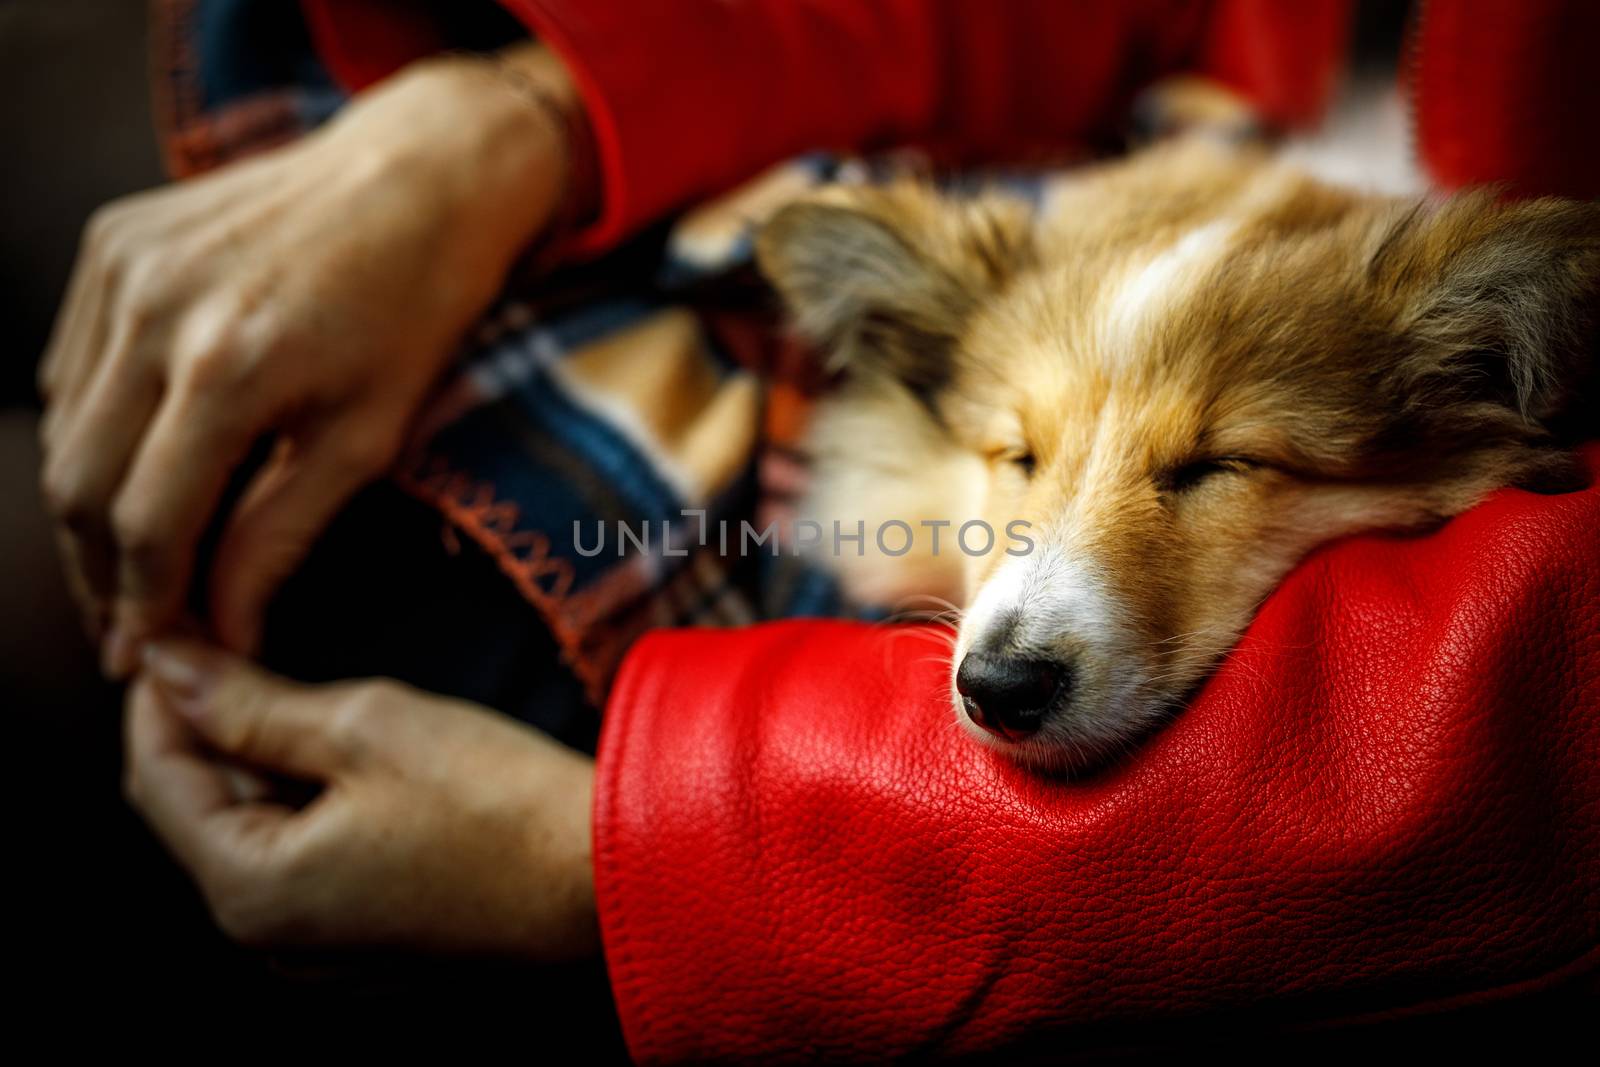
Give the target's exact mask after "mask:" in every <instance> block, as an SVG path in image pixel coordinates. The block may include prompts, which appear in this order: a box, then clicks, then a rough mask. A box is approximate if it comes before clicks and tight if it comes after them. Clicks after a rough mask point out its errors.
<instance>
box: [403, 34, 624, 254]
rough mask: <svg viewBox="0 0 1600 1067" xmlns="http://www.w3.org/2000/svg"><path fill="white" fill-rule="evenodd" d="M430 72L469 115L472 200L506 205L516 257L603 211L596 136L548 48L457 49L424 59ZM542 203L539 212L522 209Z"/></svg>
mask: <svg viewBox="0 0 1600 1067" xmlns="http://www.w3.org/2000/svg"><path fill="white" fill-rule="evenodd" d="M421 66H422V67H423V71H424V76H425V77H431V78H432V79H434V81H435V82H436V83H437V84H438V87H439V91H440V92H442V93H445V94H455V95H457V96H459V97H460V98H461V99H462V100H463V101H464V103H463V104H462V105H461V108H462V111H463V113H464V114H466V115H470V116H472V119H471V122H472V130H471V135H470V136H471V140H472V142H473V145H474V149H473V150H470V151H468V152H467V153H466V154H465V157H466V158H465V162H467V163H468V164H469V165H468V166H466V167H465V168H464V173H466V174H468V175H470V181H471V184H472V188H471V190H470V193H471V195H472V196H473V197H474V198H475V199H478V200H479V201H483V200H485V199H487V200H488V201H489V202H490V203H498V204H499V205H500V209H499V214H500V217H501V219H502V223H503V230H502V232H504V233H506V234H507V235H509V236H511V237H513V239H514V240H515V241H516V243H517V249H516V250H517V252H519V253H522V252H529V251H532V252H533V253H535V258H543V256H542V254H543V253H548V252H550V251H552V250H554V251H559V246H560V245H561V244H562V243H563V242H564V240H565V238H566V237H568V236H569V235H571V234H572V233H574V232H576V231H577V230H578V229H580V228H581V227H582V226H583V225H585V224H587V223H588V222H589V221H591V220H592V219H593V218H594V217H595V215H596V214H597V213H598V207H599V180H598V163H597V157H596V151H595V147H594V139H593V134H592V132H591V130H590V127H589V122H588V118H587V116H586V115H585V113H584V110H583V106H582V102H581V100H580V98H579V96H578V92H577V89H576V86H575V85H574V83H573V81H572V78H571V76H570V75H569V73H568V72H567V69H566V67H565V65H564V64H563V63H562V62H561V60H560V59H559V58H557V57H556V55H555V54H554V53H553V52H551V51H550V50H549V49H547V48H545V47H543V46H542V45H539V44H536V43H532V42H521V43H518V44H515V45H512V46H509V47H507V48H505V49H502V50H501V51H499V52H493V53H464V52H452V53H446V54H444V55H442V56H439V57H436V58H434V59H431V60H428V61H425V62H424V64H422V65H421ZM535 204H537V205H539V206H540V208H541V210H539V211H537V212H534V213H529V212H528V211H527V210H526V209H527V208H529V207H530V206H532V205H535Z"/></svg>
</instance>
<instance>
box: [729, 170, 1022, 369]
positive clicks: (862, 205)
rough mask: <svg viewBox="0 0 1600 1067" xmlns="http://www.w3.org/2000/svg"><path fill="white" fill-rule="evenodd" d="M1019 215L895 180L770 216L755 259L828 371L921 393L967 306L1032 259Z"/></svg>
mask: <svg viewBox="0 0 1600 1067" xmlns="http://www.w3.org/2000/svg"><path fill="white" fill-rule="evenodd" d="M1030 214H1031V212H1030V209H1029V208H1028V206H1027V205H1026V204H1024V203H1023V202H1021V201H1019V200H1014V199H1012V198H1009V197H1004V196H999V195H985V196H980V197H976V198H970V199H956V198H953V197H947V196H943V195H940V194H939V193H937V192H935V191H933V190H932V189H929V188H928V187H926V186H923V185H918V184H914V183H911V182H902V183H899V184H895V185H889V186H882V187H834V188H831V189H828V190H825V191H823V192H821V193H819V194H816V195H814V196H812V197H809V198H807V199H805V200H802V201H799V202H797V203H795V204H791V205H789V206H788V207H785V208H784V209H783V210H781V211H779V212H778V213H777V214H776V215H775V216H773V218H772V219H771V221H769V222H768V223H767V224H766V226H765V227H764V228H763V229H762V231H761V233H760V235H759V237H758V239H757V242H756V254H757V259H758V261H759V263H760V265H761V269H762V272H763V273H764V274H765V275H766V276H767V278H768V280H770V281H771V282H772V284H773V285H774V286H775V287H776V288H777V290H778V293H779V295H780V296H781V297H782V298H783V300H784V303H785V304H786V305H787V307H788V311H789V314H790V316H791V317H792V319H793V321H794V324H795V327H796V329H797V330H798V331H799V332H800V334H801V335H802V336H803V337H805V338H806V339H807V340H809V341H811V342H812V343H814V344H817V345H818V346H820V347H821V348H823V349H824V350H825V351H826V352H827V353H828V355H829V359H830V361H831V362H832V365H834V366H847V367H850V368H852V369H853V370H855V371H860V372H865V373H869V374H870V373H882V374H887V375H890V376H892V377H894V378H895V379H897V380H899V381H901V382H902V383H904V384H905V385H906V386H907V387H909V388H910V389H911V390H912V391H913V392H915V393H917V394H919V395H921V396H924V397H927V396H929V395H931V394H932V392H933V391H934V390H936V389H937V388H938V387H939V386H940V385H941V384H942V383H943V382H944V381H945V379H946V378H947V376H948V374H949V370H950V357H951V350H952V348H953V346H954V345H955V343H956V341H957V340H958V339H959V338H960V336H961V333H962V331H963V330H964V329H965V326H966V323H967V320H968V318H969V317H970V316H971V314H972V312H973V311H974V309H975V308H977V307H978V306H979V305H980V304H981V302H982V301H983V300H984V299H985V298H986V297H987V296H989V295H992V294H993V293H994V292H995V291H996V290H997V289H998V288H999V287H1001V286H1002V285H1004V284H1005V283H1006V281H1007V280H1008V279H1009V278H1011V277H1012V276H1013V275H1014V274H1015V273H1016V272H1017V271H1018V270H1020V269H1022V268H1023V267H1024V266H1026V264H1027V263H1028V262H1029V261H1030V259H1031V257H1032V239H1031V222H1030Z"/></svg>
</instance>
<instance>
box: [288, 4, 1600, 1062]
mask: <svg viewBox="0 0 1600 1067" xmlns="http://www.w3.org/2000/svg"><path fill="white" fill-rule="evenodd" d="M304 2H305V8H306V11H307V13H308V15H309V16H310V18H311V22H312V25H313V28H314V31H315V34H316V38H317V40H318V42H319V45H320V47H321V49H322V51H323V53H324V55H325V56H326V58H327V59H328V61H329V63H330V66H331V67H332V69H333V70H334V71H335V73H336V74H337V75H338V76H339V77H340V78H341V79H342V80H343V81H345V83H346V84H347V85H349V86H351V87H358V86H360V85H363V84H365V83H367V82H369V81H371V80H373V79H375V78H377V77H380V76H382V75H383V74H385V73H387V72H388V71H390V70H392V69H394V68H395V67H397V66H399V65H400V64H402V63H403V62H405V61H406V60H408V59H411V58H414V57H416V56H418V55H420V54H423V53H425V52H427V51H430V50H432V49H435V48H437V47H439V45H440V44H441V42H440V41H439V40H438V39H437V33H436V32H435V30H434V28H433V26H432V23H431V21H430V19H429V18H428V15H427V5H426V4H423V3H418V2H412V3H400V2H393V0H390V2H378V0H304ZM503 3H504V6H505V7H507V8H508V9H509V10H510V11H512V12H513V13H515V14H516V15H517V16H519V17H520V18H522V19H523V20H524V22H525V23H526V25H527V26H528V27H529V29H530V30H531V31H532V32H534V33H536V34H538V35H539V36H540V37H541V38H542V39H544V40H546V41H548V42H549V43H550V44H551V45H552V46H553V47H554V48H556V49H557V50H558V51H559V52H560V53H561V54H562V55H563V56H564V57H565V59H566V60H567V62H568V63H569V64H570V66H571V67H572V69H573V70H574V71H575V72H576V74H577V77H578V81H579V84H580V88H581V90H582V92H583V95H584V98H585V101H586V104H587V107H588V108H589V110H590V113H591V115H592V117H593V121H594V125H595V129H596V134H597V140H598V143H599V148H600V152H601V157H602V176H603V180H604V189H603V204H604V206H603V211H602V214H601V217H600V220H599V222H598V224H597V225H596V226H595V227H594V228H593V229H592V231H591V232H590V233H588V234H587V236H586V244H587V246H588V247H589V248H591V249H599V248H603V247H605V246H607V245H609V244H611V243H614V242H615V241H617V240H619V239H620V238H621V237H623V236H624V235H626V234H628V233H629V232H631V231H632V230H634V229H635V228H637V227H638V226H640V225H642V224H644V223H645V222H648V221H650V220H651V219H653V218H655V217H657V216H659V215H660V214H661V213H663V212H665V211H668V210H670V209H672V208H675V207H678V206H681V205H683V204H686V203H688V202H690V201H692V200H694V199H696V198H698V197H702V196H705V195H707V194H709V193H712V192H714V191H717V190H719V189H721V188H724V187H726V186H728V185H730V184H732V183H734V182H736V181H737V180H739V179H741V178H743V177H746V176H748V175H750V174H751V173H753V172H755V171H757V170H759V169H760V168H761V167H763V166H765V165H766V164H768V163H771V162H773V161H775V160H777V159H779V158H782V157H784V156H787V155H789V154H792V153H794V152H797V151H801V150H804V149H809V148H815V147H818V146H837V147H851V148H864V147H871V146H875V145H884V144H891V143H898V142H908V141H915V142H919V143H922V144H925V145H929V146H932V147H934V148H937V149H939V150H941V151H943V152H946V153H948V154H951V155H954V156H957V157H968V158H993V157H1001V156H1006V155H1011V154H1016V153H1022V152H1028V151H1030V150H1032V149H1033V148H1036V147H1038V146H1041V145H1056V146H1059V145H1061V144H1062V143H1064V142H1092V141H1093V140H1095V139H1096V138H1097V137H1098V136H1099V135H1100V134H1102V133H1103V132H1104V130H1105V129H1106V127H1107V125H1108V123H1109V122H1110V121H1111V120H1113V119H1114V118H1115V117H1117V112H1118V110H1119V108H1121V107H1122V106H1123V104H1124V103H1125V102H1126V101H1127V100H1128V98H1129V97H1130V95H1131V94H1132V93H1133V92H1135V91H1136V90H1137V89H1138V88H1139V87H1140V86H1141V85H1143V84H1145V83H1146V82H1148V81H1149V80H1151V79H1152V78H1154V77H1156V76H1159V75H1161V74H1164V73H1169V72H1173V71H1177V70H1195V71H1201V72H1205V73H1209V74H1211V75H1213V76H1215V77H1218V78H1220V79H1222V80H1224V81H1227V82H1231V83H1232V84H1234V85H1235V86H1237V87H1239V88H1241V89H1243V90H1245V91H1246V92H1247V93H1248V94H1250V95H1251V96H1253V97H1254V98H1255V99H1256V100H1257V101H1258V102H1259V103H1260V105H1261V107H1262V109H1263V110H1264V111H1265V112H1266V113H1267V114H1268V115H1270V116H1271V117H1273V118H1275V119H1277V120H1280V121H1283V122H1295V121H1302V120H1305V119H1308V118H1310V117H1312V116H1314V115H1315V114H1316V112H1317V110H1318V108H1319V107H1320V105H1321V104H1322V102H1323V101H1324V100H1325V99H1326V97H1327V95H1328V92H1329V89H1330V86H1331V84H1332V82H1333V80H1334V78H1335V76H1336V74H1337V70H1338V64H1339V60H1340V57H1341V53H1342V49H1343V43H1344V34H1345V27H1346V23H1347V15H1348V10H1347V4H1346V3H1344V2H1343V0H1322V2H1315V3H1300V4H1273V3H1267V2H1262V0H1217V2H1212V3H1206V2H1178V0H1130V2H1128V3H1119V4H1103V3H1098V2H1088V0H1084V2H1072V0H1055V2H1051V0H1038V2H1023V0H995V2H986V3H977V2H960V0H926V2H914V0H878V2H874V3H870V4H869V3H864V2H860V0H809V2H800V0H739V2H727V0H503ZM1597 40H1600V5H1596V4H1590V3H1587V2H1584V0H1529V2H1525V3H1521V4H1516V5H1511V4H1503V5H1492V6H1491V5H1468V4H1450V5H1446V4H1440V3H1434V4H1430V5H1427V6H1426V7H1425V8H1424V9H1423V15H1422V18H1421V21H1420V24H1419V25H1418V26H1417V27H1415V33H1414V37H1413V42H1412V47H1411V49H1410V50H1409V56H1410V60H1409V63H1408V72H1407V75H1408V77H1409V79H1410V81H1411V84H1412V85H1413V87H1414V88H1415V90H1416V118H1417V125H1418V135H1419V140H1418V144H1419V149H1420V151H1421V153H1422V156H1423V161H1424V162H1425V163H1426V164H1427V165H1428V166H1429V167H1430V168H1431V170H1432V172H1433V174H1434V175H1435V177H1436V178H1437V179H1438V180H1439V181H1440V182H1441V183H1442V184H1445V185H1457V184H1463V183H1466V182H1472V181H1483V180H1502V181H1507V182H1510V183H1511V184H1512V185H1513V187H1514V188H1515V189H1516V190H1517V191H1519V192H1525V193H1531V192H1543V191H1549V192H1562V193H1567V194H1575V195H1595V194H1597V193H1600V138H1596V137H1594V136H1593V135H1592V130H1591V124H1592V122H1593V116H1594V115H1595V114H1597V113H1600V79H1597V78H1595V77H1594V76H1593V73H1592V62H1593V51H1594V44H1595V42H1596V41H1597ZM1588 458H1589V461H1590V466H1591V469H1600V451H1596V450H1594V449H1591V450H1590V452H1589V453H1588ZM945 670H946V668H945V667H944V666H942V665H940V664H937V663H932V662H930V657H929V655H928V649H927V648H926V647H925V646H924V645H923V643H922V642H920V641H918V640H915V639H904V638H901V637H897V636H895V635H892V634H891V633H889V632H888V631H885V630H882V629H869V628H858V627H851V626H843V625H836V624H825V623H815V624H785V625H780V626H773V627H762V628H756V629H753V630H749V631H743V632H722V633H711V632H692V631H691V632H676V633H663V634H659V635H656V636H653V637H650V638H647V639H646V640H645V641H644V642H642V643H641V644H640V646H639V647H638V648H637V649H636V650H635V651H634V652H633V653H632V655H631V657H630V659H629V661H628V663H627V664H626V665H625V667H624V670H623V673H622V675H621V677H620V678H619V680H618V684H617V687H616V690H615V695H614V697H613V700H612V703H611V706H610V707H609V709H608V710H607V722H606V727H605V736H604V738H603V739H602V744H601V749H600V754H599V785H598V796H597V798H596V812H595V814H596V825H595V847H596V862H597V870H596V876H597V883H598V891H599V900H600V908H601V920H602V926H603V929H604V935H605V943H606V953H607V959H608V963H609V966H610V967H611V972H612V975H613V980H614V985H615V989H616V994H617V1000H618V1006H619V1009H620V1011H621V1014H622V1020H623V1024H624V1028H625V1031H626V1034H627V1037H628V1041H629V1044H630V1048H631V1049H632V1051H633V1052H634V1054H635V1055H636V1056H637V1057H638V1058H639V1059H640V1060H643V1061H651V1062H665V1061H704V1060H714V1059H729V1058H740V1059H758V1060H763V1061H769V1060H773V1059H776V1058H791V1059H823V1058H829V1059H831V1058H841V1057H848V1058H862V1059H875V1058H883V1057H887V1056H894V1055H903V1054H911V1053H929V1052H931V1053H954V1052H978V1051H982V1050H984V1049H991V1048H995V1047H997V1046H1000V1045H1008V1046H1010V1045H1014V1044H1015V1043H1017V1042H1022V1041H1030V1040H1031V1041H1042V1042H1043V1043H1044V1047H1045V1048H1046V1049H1054V1050H1056V1051H1060V1049H1061V1048H1062V1045H1061V1041H1062V1040H1064V1039H1063V1038H1062V1037H1061V1036H1060V1035H1059V1033H1058V1031H1059V1030H1060V1028H1062V1027H1065V1026H1068V1025H1079V1024H1085V1023H1094V1024H1098V1025H1100V1026H1106V1025H1115V1024H1117V1023H1119V1022H1122V1023H1132V1022H1139V1023H1141V1024H1143V1023H1148V1022H1150V1021H1158V1020H1171V1019H1182V1018H1187V1017H1192V1016H1194V1015H1196V1014H1201V1013H1215V1012H1219V1011H1220V1012H1228V1011H1236V1010H1241V1009H1246V1008H1248V1007H1249V1006H1250V1005H1252V1004H1254V1003H1256V1002H1259V1001H1261V1000H1264V999H1268V998H1271V999H1273V1000H1275V1001H1277V1002H1278V1003H1279V1005H1280V1010H1281V1011H1285V1012H1288V1013H1291V1014H1297V1015H1301V1016H1305V1017H1326V1016H1329V1015H1340V1014H1349V1013H1362V1012H1370V1011H1381V1010H1392V1009H1396V1008H1405V1007H1408V1006H1412V1005H1415V1004H1418V1003H1419V1002H1423V1001H1426V1000H1428V999H1430V998H1445V999H1451V998H1455V999H1458V1000H1459V999H1462V998H1472V997H1480V996H1489V995H1499V994H1501V993H1507V992H1514V991H1515V990H1517V989H1519V988H1525V987H1528V986H1530V985H1536V984H1539V983H1541V982H1546V981H1551V980H1554V979H1556V978H1559V977H1560V976H1562V975H1564V974H1567V973H1571V972H1574V971H1578V970H1582V969H1584V968H1587V967H1589V966H1591V965H1592V964H1593V962H1594V961H1595V958H1596V952H1595V946H1596V945H1597V944H1600V489H1590V490H1588V491H1586V492H1582V493H1577V494H1569V495H1567V496H1561V497H1538V496H1532V495H1529V494H1526V493H1521V492H1516V491H1507V492H1504V493H1501V494H1499V495H1498V496H1497V497H1495V499H1494V500H1493V501H1491V502H1490V503H1489V504H1487V505H1485V506H1484V507H1482V508H1480V509H1478V510H1476V511H1474V512H1472V513H1470V514H1469V515H1466V516H1463V517H1462V518H1460V519H1458V520H1456V521H1454V522H1452V523H1450V524H1449V525H1448V526H1446V527H1445V528H1444V529H1442V530H1440V531H1439V532H1437V533H1436V534H1434V535H1431V536H1428V537H1423V538H1416V539H1411V540H1407V541H1403V542H1394V541H1391V540H1387V539H1384V538H1378V537H1366V538H1360V539H1356V540H1353V541H1349V542H1346V543H1343V544H1340V545H1336V546H1333V547H1330V548H1328V549H1326V550H1324V551H1323V552H1321V553H1319V554H1317V555H1316V556H1315V557H1314V558H1313V559H1312V560H1311V561H1309V562H1308V563H1307V564H1305V565H1303V566H1302V567H1301V568H1300V569H1298V570H1297V571H1296V572H1295V573H1294V575H1292V576H1291V577H1290V579H1289V580H1288V581H1287V582H1286V583H1285V584H1284V586H1283V588H1282V589H1280V590H1279V591H1278V592H1277V593H1276V594H1275V595H1274V596H1273V597H1272V598H1271V600H1269V602H1268V603H1267V604H1266V605H1265V606H1264V607H1263V609H1262V611H1261V613H1260V616H1259V618H1258V619H1257V620H1256V622H1255V623H1254V625H1253V626H1252V627H1251V629H1250V631H1249V633H1248V634H1247V635H1246V637H1245V639H1244V641H1243V643H1242V645H1241V647H1240V649H1239V651H1238V652H1237V654H1236V655H1235V656H1234V657H1232V658H1231V659H1230V661H1229V663H1228V664H1227V665H1226V666H1225V667H1224V668H1223V669H1222V671H1221V672H1220V673H1219V674H1218V675H1217V676H1216V677H1215V678H1213V679H1212V681H1211V682H1210V683H1209V684H1208V685H1207V686H1206V688H1205V690H1204V691H1203V693H1202V694H1201V695H1200V697H1199V699H1198V700H1197V702H1196V703H1195V705H1194V706H1193V707H1191V708H1189V709H1188V710H1187V711H1185V712H1184V714H1183V715H1181V716H1180V717H1179V719H1178V721H1177V722H1176V723H1175V724H1174V725H1173V726H1172V727H1171V728H1170V729H1168V730H1166V731H1164V732H1162V733H1161V734H1160V735H1159V736H1157V737H1156V738H1155V739H1154V740H1153V741H1152V742H1151V743H1150V744H1149V745H1148V746H1147V747H1146V748H1145V749H1144V750H1143V751H1142V752H1141V753H1140V755H1139V756H1138V758H1137V759H1134V760H1131V761H1129V762H1128V763H1126V764H1124V765H1123V766H1121V767H1119V768H1117V769H1114V770H1112V771H1109V772H1106V773H1104V774H1102V775H1100V776H1098V777H1096V778H1093V779H1091V780H1089V781H1085V782H1077V783H1061V782H1051V781H1045V780H1041V779H1039V778H1036V777H1034V776H1032V775H1029V774H1026V773H1024V772H1021V771H1019V770H1017V769H1015V768H1012V767H1009V766H1007V765H1005V764H1003V763H1001V762H998V761H997V760H995V759H994V758H992V757H991V756H990V755H988V754H987V753H986V752H984V751H983V750H981V749H980V748H978V747H977V746H974V745H972V744H971V743H970V742H968V741H967V740H965V739H964V738H963V737H962V736H961V735H960V734H958V733H957V732H956V731H955V730H953V729H951V728H950V727H949V725H948V722H947V720H948V717H949V709H948V706H947V704H946V703H945V697H944V696H943V691H944V685H943V672H944V671H945Z"/></svg>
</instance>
